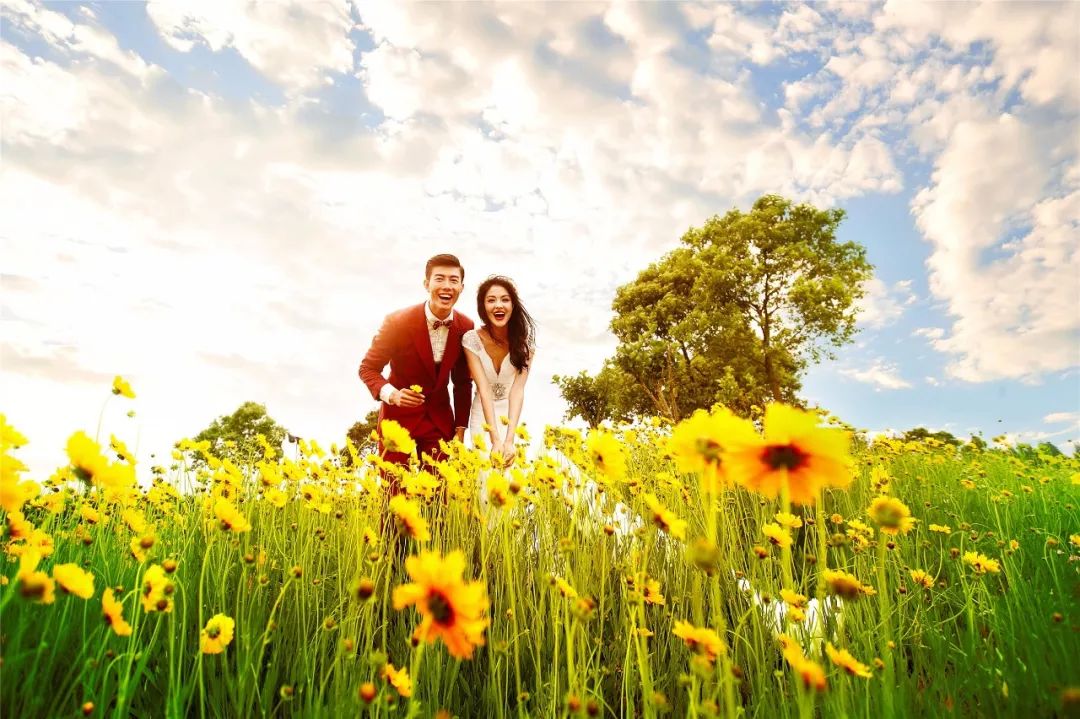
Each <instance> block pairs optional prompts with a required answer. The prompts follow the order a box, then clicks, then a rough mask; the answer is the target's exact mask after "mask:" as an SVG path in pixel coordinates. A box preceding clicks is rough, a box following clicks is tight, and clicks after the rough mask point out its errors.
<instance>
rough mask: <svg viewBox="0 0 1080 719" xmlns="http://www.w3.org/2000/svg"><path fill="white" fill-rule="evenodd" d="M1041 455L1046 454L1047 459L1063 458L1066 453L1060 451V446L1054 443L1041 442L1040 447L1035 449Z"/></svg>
mask: <svg viewBox="0 0 1080 719" xmlns="http://www.w3.org/2000/svg"><path fill="white" fill-rule="evenodd" d="M1035 449H1036V451H1038V452H1039V454H1045V455H1046V456H1047V457H1063V456H1064V452H1062V451H1061V450H1060V449H1058V446H1057V445H1056V444H1054V443H1053V442H1039V446H1038V447H1036V448H1035Z"/></svg>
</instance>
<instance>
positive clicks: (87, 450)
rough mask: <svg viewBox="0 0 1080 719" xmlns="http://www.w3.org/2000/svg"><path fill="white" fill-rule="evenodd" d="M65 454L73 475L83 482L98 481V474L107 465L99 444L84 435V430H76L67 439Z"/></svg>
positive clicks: (101, 472)
mask: <svg viewBox="0 0 1080 719" xmlns="http://www.w3.org/2000/svg"><path fill="white" fill-rule="evenodd" d="M67 454H68V458H69V459H70V460H71V466H72V467H74V469H75V476H76V477H78V478H79V479H81V480H82V481H84V482H95V483H99V480H98V478H99V476H100V475H102V474H104V473H105V472H106V470H107V469H108V467H109V460H107V459H105V455H103V454H102V453H101V446H100V445H98V443H97V442H95V441H94V440H92V439H90V438H89V437H87V436H86V433H85V432H76V433H75V434H73V435H71V437H69V438H68V441H67Z"/></svg>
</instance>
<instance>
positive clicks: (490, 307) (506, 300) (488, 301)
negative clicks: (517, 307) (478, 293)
mask: <svg viewBox="0 0 1080 719" xmlns="http://www.w3.org/2000/svg"><path fill="white" fill-rule="evenodd" d="M513 312H514V302H513V300H511V299H510V292H509V291H507V289H506V288H505V287H503V286H502V285H492V286H491V287H489V288H488V291H487V293H486V294H484V314H485V315H486V318H487V323H488V324H489V325H490V326H492V327H506V323H507V322H509V321H510V315H511V314H513Z"/></svg>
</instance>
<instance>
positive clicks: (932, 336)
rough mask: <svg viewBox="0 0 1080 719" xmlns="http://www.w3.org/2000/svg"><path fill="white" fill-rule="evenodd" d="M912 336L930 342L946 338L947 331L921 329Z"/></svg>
mask: <svg viewBox="0 0 1080 719" xmlns="http://www.w3.org/2000/svg"><path fill="white" fill-rule="evenodd" d="M912 334H914V335H915V336H916V337H925V338H927V339H929V340H939V339H941V338H942V337H944V336H945V330H943V329H942V328H940V327H919V328H918V329H916V330H915V331H914V332H913V333H912Z"/></svg>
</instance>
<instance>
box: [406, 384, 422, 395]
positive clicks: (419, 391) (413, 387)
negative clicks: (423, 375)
mask: <svg viewBox="0 0 1080 719" xmlns="http://www.w3.org/2000/svg"><path fill="white" fill-rule="evenodd" d="M409 389H411V390H412V391H413V392H416V393H417V394H423V392H424V388H423V387H421V386H420V385H418V384H411V385H409Z"/></svg>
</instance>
